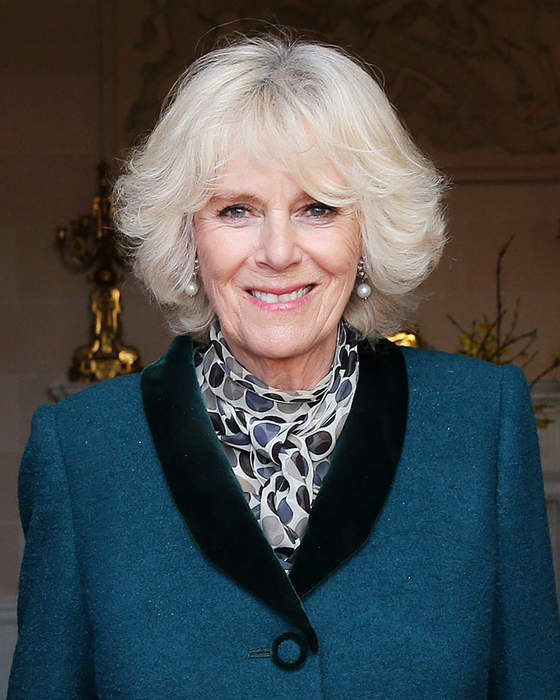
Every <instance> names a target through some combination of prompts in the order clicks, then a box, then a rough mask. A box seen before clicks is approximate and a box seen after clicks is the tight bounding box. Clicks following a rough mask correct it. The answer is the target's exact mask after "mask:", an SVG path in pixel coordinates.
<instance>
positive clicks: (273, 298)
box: [248, 284, 314, 304]
mask: <svg viewBox="0 0 560 700" xmlns="http://www.w3.org/2000/svg"><path fill="white" fill-rule="evenodd" d="M313 286H314V285H312V284H307V285H305V286H304V287H297V288H296V289H293V290H290V291H284V290H282V291H280V290H278V292H272V291H268V290H267V291H264V290H261V289H249V290H248V291H249V294H251V296H253V297H255V298H256V299H259V300H260V301H262V302H264V303H265V304H282V303H286V302H289V301H296V300H297V299H301V298H302V297H304V296H305V295H306V294H309V292H310V291H311V290H312V289H313Z"/></svg>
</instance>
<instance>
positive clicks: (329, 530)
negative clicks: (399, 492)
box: [290, 340, 408, 596]
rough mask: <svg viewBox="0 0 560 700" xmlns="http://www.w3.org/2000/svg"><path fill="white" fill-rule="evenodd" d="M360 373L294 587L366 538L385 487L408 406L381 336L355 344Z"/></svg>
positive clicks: (394, 355) (301, 589)
mask: <svg viewBox="0 0 560 700" xmlns="http://www.w3.org/2000/svg"><path fill="white" fill-rule="evenodd" d="M359 354H360V377H359V380H358V386H357V388H356V394H355V395H354V401H353V402H352V410H351V411H350V413H349V415H348V418H347V420H346V424H345V426H344V429H343V431H342V433H341V435H340V437H339V438H338V440H337V443H336V446H335V449H334V452H333V455H332V458H331V465H330V467H329V471H328V472H327V475H326V477H325V480H324V481H323V484H322V485H321V490H320V491H319V493H318V494H317V497H316V499H315V502H314V503H313V508H312V510H311V515H310V517H309V523H308V525H307V530H306V533H305V535H304V537H303V540H302V542H301V544H300V547H299V550H298V552H297V554H296V559H295V562H294V566H293V569H292V572H291V575H290V578H291V581H292V584H293V586H294V587H295V589H296V591H297V592H298V593H299V594H300V595H301V596H303V595H305V594H306V593H309V591H310V590H311V589H313V588H315V586H317V584H319V583H320V582H321V581H322V580H323V579H324V578H325V577H326V576H328V575H329V574H330V573H332V572H333V571H334V570H335V569H336V568H337V567H339V566H340V565H341V564H342V563H343V562H344V561H345V560H346V559H348V558H349V557H351V556H352V554H354V552H355V551H356V550H357V549H359V548H360V547H361V546H362V545H363V544H364V542H365V541H366V540H367V539H368V537H369V535H370V533H371V531H372V529H373V526H374V524H375V521H376V520H377V517H378V515H379V513H380V512H381V509H382V507H383V504H384V503H385V500H386V498H387V496H388V494H389V490H390V488H391V484H392V483H393V479H394V477H395V473H396V469H397V464H398V462H399V459H400V456H401V451H402V446H403V442H404V436H405V431H406V418H407V412H408V381H407V375H406V366H405V363H404V358H403V356H402V353H401V351H400V350H399V349H398V348H397V347H396V346H395V345H393V344H392V343H390V342H389V341H388V340H381V341H379V342H378V343H377V344H376V346H375V349H372V347H371V346H370V345H369V343H367V342H363V343H361V344H360V346H359Z"/></svg>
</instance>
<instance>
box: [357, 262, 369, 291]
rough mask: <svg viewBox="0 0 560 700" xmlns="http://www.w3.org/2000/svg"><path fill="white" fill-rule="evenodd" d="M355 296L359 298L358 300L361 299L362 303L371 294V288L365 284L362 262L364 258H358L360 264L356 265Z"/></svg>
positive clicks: (364, 270)
mask: <svg viewBox="0 0 560 700" xmlns="http://www.w3.org/2000/svg"><path fill="white" fill-rule="evenodd" d="M356 294H357V295H358V296H359V297H360V299H363V300H364V301H365V300H366V299H367V298H368V297H369V296H370V294H371V286H370V285H369V284H368V282H367V278H366V264H365V260H364V256H363V255H362V257H361V258H360V262H359V263H358V273H357V279H356Z"/></svg>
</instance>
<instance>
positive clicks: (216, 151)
mask: <svg viewBox="0 0 560 700" xmlns="http://www.w3.org/2000/svg"><path fill="white" fill-rule="evenodd" d="M310 138H311V141H312V146H311V147H312V148H314V149H318V150H319V152H320V153H322V154H323V155H324V156H325V157H327V158H328V160H329V161H330V162H331V163H332V164H333V166H334V168H335V170H336V172H337V173H338V175H339V176H340V181H338V180H337V182H333V181H332V179H331V180H329V178H328V176H327V174H326V173H324V172H316V171H314V170H313V169H312V168H311V167H310V165H309V163H310V159H309V158H306V154H308V153H309V149H310ZM234 149H235V150H236V151H237V152H239V150H241V151H244V152H246V153H247V154H248V155H249V156H251V157H254V158H257V159H259V160H262V161H265V162H268V163H273V164H274V165H277V166H278V167H280V168H282V169H283V170H287V171H288V172H289V173H291V174H292V176H293V177H294V178H295V179H296V180H297V181H298V184H299V185H300V186H301V187H302V188H303V189H304V190H305V191H306V192H307V193H308V194H309V195H311V196H312V197H316V198H317V199H318V200H319V201H322V202H323V203H325V204H329V205H331V206H347V205H352V206H354V207H355V209H356V211H357V214H358V217H359V220H360V225H361V232H362V246H363V255H364V258H365V263H366V265H365V266H366V272H367V276H368V279H369V282H370V284H371V286H372V288H373V293H372V295H371V296H370V297H369V299H368V300H367V301H364V300H363V299H360V298H358V297H357V295H356V294H355V293H352V295H351V297H350V300H349V301H348V304H347V306H346V309H345V311H344V318H345V319H346V321H347V322H348V323H349V324H350V325H352V326H353V327H354V328H355V329H356V330H357V331H358V332H359V333H360V334H361V335H363V336H372V335H376V334H382V335H388V334H391V333H392V332H394V331H395V330H397V329H398V328H399V326H400V324H401V322H402V319H403V317H404V315H405V314H406V312H407V311H408V310H409V309H410V308H411V306H412V305H413V301H412V300H413V297H411V295H410V293H411V292H412V291H413V290H414V289H415V288H416V287H417V286H418V285H419V284H420V283H421V282H422V281H423V280H424V279H425V278H426V277H427V276H428V275H429V273H430V272H431V271H432V270H433V268H434V267H435V265H436V264H437V262H438V260H439V258H440V255H441V251H442V248H443V245H444V242H445V220H444V216H443V209H442V204H441V199H442V192H443V189H444V182H443V179H442V177H441V176H440V174H439V173H438V172H437V171H436V169H435V168H434V166H433V165H432V163H431V162H430V161H429V160H428V159H427V158H425V157H424V156H423V155H422V154H421V153H420V151H419V150H418V149H417V147H416V146H415V145H414V143H413V142H412V140H411V139H410V137H409V135H408V133H407V132H406V130H405V129H404V128H403V126H402V125H401V123H400V122H399V120H398V117H397V116H396V113H395V111H394V109H393V108H392V106H391V104H390V103H389V101H388V99H387V97H386V96H385V94H384V92H383V90H382V89H381V87H380V86H379V85H378V83H377V82H376V80H375V79H374V78H373V77H372V75H370V73H369V72H368V70H366V68H364V67H363V66H362V65H361V64H360V63H359V62H358V61H357V60H355V59H353V58H352V57H350V56H349V55H347V54H346V53H345V52H344V51H342V50H341V49H339V48H337V47H333V46H326V45H322V44H319V43H313V42H308V41H301V40H297V39H295V40H294V39H291V38H289V37H286V36H285V35H282V36H259V37H256V38H242V39H241V40H237V41H235V42H233V43H230V44H229V45H225V46H224V47H222V48H218V49H215V50H214V51H211V52H210V53H208V54H206V55H205V56H202V57H201V58H199V59H198V60H197V61H195V62H194V63H193V64H192V65H191V66H190V67H189V68H188V69H187V70H186V72H185V73H184V75H183V76H182V77H181V78H180V80H179V81H178V82H177V84H176V86H175V87H174V88H173V90H172V91H171V93H170V95H169V97H168V99H167V102H166V104H165V105H164V109H163V111H162V116H161V118H160V120H159V122H158V124H157V126H156V127H155V129H154V130H153V132H152V133H151V135H150V136H149V138H148V139H147V140H146V141H145V143H144V144H143V145H141V146H140V147H139V148H137V149H136V150H135V151H134V152H133V153H132V156H131V157H130V159H129V161H128V164H127V169H126V171H125V173H124V174H123V175H122V176H121V177H120V178H119V179H118V181H117V183H116V187H115V202H116V212H115V220H116V224H117V227H118V229H119V230H120V232H121V234H122V237H123V241H124V246H125V248H126V249H127V251H128V253H129V254H130V256H131V258H132V260H133V267H134V270H135V273H136V274H137V276H138V277H139V278H140V279H141V280H142V281H143V282H144V284H145V285H146V287H147V288H148V290H150V291H151V293H152V294H153V296H154V297H155V299H156V300H157V301H158V302H159V303H160V304H161V305H162V306H164V307H165V308H166V310H167V313H168V319H169V321H170V325H171V327H172V329H173V330H174V331H175V332H177V333H189V334H191V335H193V336H194V337H195V338H198V339H204V338H206V337H207V332H208V328H209V325H210V323H211V322H212V320H213V318H214V311H213V309H212V308H211V306H210V302H209V300H208V298H207V296H206V294H205V292H204V290H203V289H201V290H200V291H199V292H198V294H197V295H196V296H194V297H191V296H189V295H188V294H187V291H186V287H187V284H188V283H189V281H190V279H191V277H192V274H193V268H194V259H195V254H196V251H195V247H194V236H193V216H194V214H195V213H196V212H197V211H199V210H200V209H201V208H202V207H203V206H204V205H205V204H206V202H207V201H208V199H209V198H210V196H211V193H212V188H213V185H214V183H215V182H216V178H217V175H218V173H219V171H220V170H221V169H222V168H223V167H224V166H225V165H226V164H227V161H228V158H229V157H231V156H232V154H233V150H234ZM341 182H342V183H344V184H342V185H341Z"/></svg>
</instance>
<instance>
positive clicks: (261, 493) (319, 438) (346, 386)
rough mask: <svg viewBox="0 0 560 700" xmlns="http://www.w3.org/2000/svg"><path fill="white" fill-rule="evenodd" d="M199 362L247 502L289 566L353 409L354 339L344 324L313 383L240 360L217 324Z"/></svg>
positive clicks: (216, 426) (213, 414)
mask: <svg viewBox="0 0 560 700" xmlns="http://www.w3.org/2000/svg"><path fill="white" fill-rule="evenodd" d="M195 368H196V373H197V377H198V383H199V386H200V389H201V393H202V397H203V400H204V404H205V406H206V409H207V410H208V413H209V415H210V418H211V420H212V423H213V425H214V429H215V430H216V434H217V436H218V438H219V440H220V441H221V443H222V445H223V447H224V450H225V452H226V455H227V457H228V459H229V462H230V464H231V467H232V469H233V472H234V474H235V476H236V477H237V479H238V481H239V484H240V486H241V488H242V490H243V493H244V494H245V497H246V499H247V502H248V504H249V507H250V508H251V510H252V511H253V513H254V514H255V517H256V518H257V520H258V521H259V523H260V525H261V527H262V529H263V532H264V534H265V536H266V538H267V540H268V541H269V543H270V545H271V546H272V548H273V549H274V550H275V552H276V554H277V556H278V558H279V559H280V562H281V564H282V566H283V567H284V569H285V570H286V571H289V570H290V569H291V567H292V564H293V560H294V557H295V553H296V551H297V548H298V546H299V544H300V541H301V538H302V537H303V534H304V532H305V529H306V527H307V521H308V519H309V513H310V511H311V504H312V502H313V499H314V498H315V496H316V495H317V493H318V491H319V488H320V486H321V483H322V481H323V479H324V477H325V474H326V473H327V470H328V468H329V456H330V454H331V452H332V451H333V449H334V445H335V442H336V440H337V438H338V436H339V435H340V433H341V432H342V428H343V427H344V423H345V421H346V417H347V416H348V413H349V412H350V408H351V405H352V400H353V398H354V392H355V389H356V384H357V382H358V371H359V368H358V352H357V348H356V344H355V343H354V342H351V341H350V340H349V339H348V334H347V330H346V328H345V327H344V325H343V324H342V323H341V324H340V326H339V330H338V338H337V346H336V352H335V357H334V362H333V364H332V367H331V369H330V371H329V373H328V374H327V376H326V377H324V378H323V379H322V380H321V381H320V382H319V383H318V384H317V385H316V386H315V387H314V388H313V389H310V390H303V391H283V390H279V389H274V388H271V387H269V386H266V384H264V383H263V382H261V381H260V380H259V379H257V377H255V376H254V375H252V374H250V373H249V372H248V371H247V370H246V369H245V368H244V367H242V366H241V365H240V364H239V362H237V360H236V359H235V358H234V357H233V355H232V354H231V351H230V349H229V347H228V345H227V343H226V341H225V339H224V337H223V335H222V333H221V331H220V328H219V325H218V323H216V324H214V325H213V326H212V328H211V331H210V345H209V347H208V348H207V349H204V350H197V351H196V352H195Z"/></svg>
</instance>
